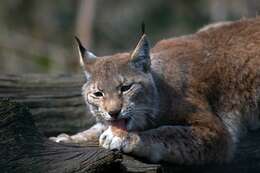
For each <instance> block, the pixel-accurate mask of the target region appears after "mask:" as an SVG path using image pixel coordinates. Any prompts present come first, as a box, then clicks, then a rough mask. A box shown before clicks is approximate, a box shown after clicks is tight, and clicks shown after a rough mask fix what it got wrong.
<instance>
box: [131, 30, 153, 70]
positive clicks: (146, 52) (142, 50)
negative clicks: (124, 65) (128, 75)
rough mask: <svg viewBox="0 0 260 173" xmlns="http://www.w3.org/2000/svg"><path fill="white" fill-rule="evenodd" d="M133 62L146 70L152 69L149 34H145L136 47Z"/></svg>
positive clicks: (135, 65)
mask: <svg viewBox="0 0 260 173" xmlns="http://www.w3.org/2000/svg"><path fill="white" fill-rule="evenodd" d="M131 63H132V64H133V65H134V67H136V68H138V69H140V70H142V71H144V72H148V71H149V70H150V65H151V60H150V47H149V42H148V39H147V36H146V35H145V34H143V35H142V37H141V39H140V41H139V42H138V44H137V46H136V48H135V49H134V51H133V53H132V54H131Z"/></svg>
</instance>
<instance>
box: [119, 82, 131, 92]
mask: <svg viewBox="0 0 260 173" xmlns="http://www.w3.org/2000/svg"><path fill="white" fill-rule="evenodd" d="M132 86H133V84H130V85H123V86H122V87H121V92H126V91H128V90H130V89H131V87H132Z"/></svg>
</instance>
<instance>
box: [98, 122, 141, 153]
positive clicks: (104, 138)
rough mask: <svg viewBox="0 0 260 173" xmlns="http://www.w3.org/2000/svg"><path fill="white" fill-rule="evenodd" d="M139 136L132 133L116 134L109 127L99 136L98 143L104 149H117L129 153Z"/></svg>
mask: <svg viewBox="0 0 260 173" xmlns="http://www.w3.org/2000/svg"><path fill="white" fill-rule="evenodd" d="M139 140H140V139H139V137H138V136H137V135H136V134H133V133H127V132H126V133H125V135H120V136H116V135H115V134H114V133H113V131H112V129H111V127H109V128H108V129H107V130H106V131H104V133H103V134H102V135H101V136H100V138H99V145H100V146H101V147H103V148H106V149H110V150H113V149H117V150H120V151H122V152H124V153H131V152H132V151H133V149H135V148H136V146H137V143H138V141H139Z"/></svg>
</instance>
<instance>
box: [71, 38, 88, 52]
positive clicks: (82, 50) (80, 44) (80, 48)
mask: <svg viewBox="0 0 260 173" xmlns="http://www.w3.org/2000/svg"><path fill="white" fill-rule="evenodd" d="M74 38H75V40H76V42H77V43H78V47H79V51H80V54H81V57H84V54H85V53H86V48H84V47H83V45H82V43H81V41H80V40H79V38H78V37H77V36H75V37H74Z"/></svg>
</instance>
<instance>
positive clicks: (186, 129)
mask: <svg viewBox="0 0 260 173" xmlns="http://www.w3.org/2000/svg"><path fill="white" fill-rule="evenodd" d="M189 120H190V123H191V124H188V123H187V125H186V126H183V125H180V126H161V127H159V128H156V129H152V130H148V131H144V132H137V133H133V132H129V133H127V132H122V133H120V134H118V132H117V134H116V133H113V128H108V129H107V130H106V131H105V132H104V133H103V134H102V135H101V136H100V145H102V146H103V147H105V148H109V149H115V148H116V149H119V150H122V151H123V152H125V153H131V154H133V155H135V156H140V157H144V158H146V159H148V160H150V161H152V162H159V161H166V162H171V163H180V164H203V163H209V162H225V161H228V160H229V159H230V158H231V156H232V153H233V152H232V151H233V142H232V138H231V137H230V135H229V133H228V131H227V130H226V129H225V127H224V125H223V123H222V122H221V121H220V119H219V118H218V117H216V116H213V115H212V114H211V113H207V112H198V113H194V114H193V115H192V116H191V117H190V118H189ZM109 130H110V132H109Z"/></svg>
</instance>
